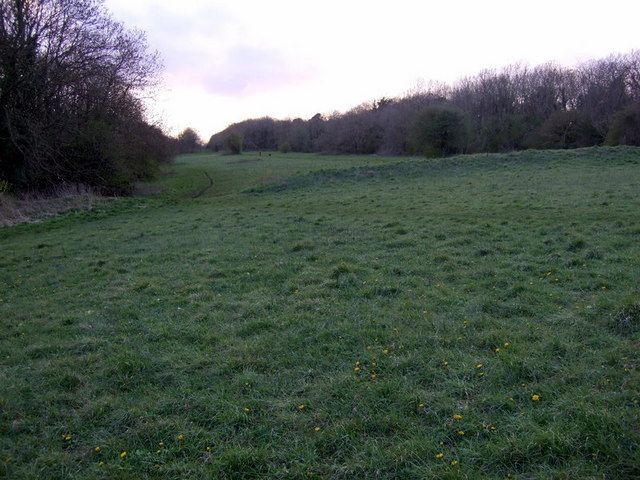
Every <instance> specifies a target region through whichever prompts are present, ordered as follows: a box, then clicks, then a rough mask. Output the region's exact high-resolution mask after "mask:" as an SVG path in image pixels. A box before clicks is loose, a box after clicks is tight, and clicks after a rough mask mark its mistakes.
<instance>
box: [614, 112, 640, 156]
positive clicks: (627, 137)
mask: <svg viewBox="0 0 640 480" xmlns="http://www.w3.org/2000/svg"><path fill="white" fill-rule="evenodd" d="M606 143H607V145H637V146H640V104H637V103H636V104H634V105H630V106H628V107H627V108H625V109H624V110H621V111H620V112H618V113H617V114H616V115H615V116H614V117H613V121H612V123H611V128H610V129H609V133H608V135H607V139H606Z"/></svg>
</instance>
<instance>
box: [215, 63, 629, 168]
mask: <svg viewBox="0 0 640 480" xmlns="http://www.w3.org/2000/svg"><path fill="white" fill-rule="evenodd" d="M232 138H235V142H236V143H237V142H238V138H240V139H241V141H242V143H243V146H244V148H245V149H247V150H277V149H279V150H281V151H283V152H286V151H297V152H324V153H340V154H373V153H378V154H424V155H429V156H435V155H446V154H452V153H462V152H465V153H473V152H504V151H511V150H519V149H526V148H542V149H545V148H577V147H587V146H593V145H602V144H608V145H618V144H628V145H640V51H633V52H630V53H628V54H624V55H612V56H609V57H607V58H603V59H599V60H594V61H589V62H586V63H583V64H580V65H578V66H576V67H573V68H568V67H562V66H558V65H555V64H553V63H548V64H544V65H539V66H536V67H529V66H524V65H513V66H509V67H507V68H504V69H502V70H485V71H483V72H481V73H479V74H477V75H474V76H470V77H467V78H464V79H462V80H460V81H458V82H457V83H456V84H454V85H446V84H431V85H429V86H427V87H422V88H417V89H415V90H414V91H412V92H410V93H407V94H405V95H403V96H400V97H397V98H382V99H380V100H376V101H373V102H367V103H364V104H362V105H359V106H357V107H355V108H353V109H351V110H349V111H347V112H345V113H333V114H331V115H326V116H323V115H320V114H317V115H315V116H313V117H312V118H310V119H308V120H302V119H299V118H298V119H294V120H275V119H272V118H268V117H267V118H260V119H251V120H246V121H243V122H240V123H236V124H233V125H230V126H229V127H228V128H226V129H225V130H223V131H222V132H219V133H216V134H214V135H213V136H212V137H211V138H210V140H209V142H208V144H207V147H208V148H209V149H211V150H214V151H225V150H226V151H229V144H230V140H231V139H232Z"/></svg>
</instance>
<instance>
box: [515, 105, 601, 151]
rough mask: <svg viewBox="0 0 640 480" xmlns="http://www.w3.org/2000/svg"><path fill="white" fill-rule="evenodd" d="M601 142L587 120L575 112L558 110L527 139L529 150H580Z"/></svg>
mask: <svg viewBox="0 0 640 480" xmlns="http://www.w3.org/2000/svg"><path fill="white" fill-rule="evenodd" d="M601 141H602V138H601V137H600V135H599V134H598V131H597V130H596V129H595V127H594V126H593V125H592V124H591V122H590V121H589V119H588V118H586V117H585V116H584V115H582V114H580V113H579V112H577V111H575V110H568V111H567V110H560V111H558V112H555V113H554V114H552V115H551V116H550V117H549V118H548V119H547V120H545V121H544V123H543V124H542V125H541V126H540V127H539V128H538V129H537V130H536V131H535V132H534V133H533V134H531V135H530V137H529V138H528V139H527V141H526V144H527V146H528V147H530V148H540V149H549V148H558V149H561V148H580V147H589V146H592V145H597V144H599V143H600V142H601Z"/></svg>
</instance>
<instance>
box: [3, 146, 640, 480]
mask: <svg viewBox="0 0 640 480" xmlns="http://www.w3.org/2000/svg"><path fill="white" fill-rule="evenodd" d="M318 170H322V171H320V172H318ZM205 172H206V173H208V174H209V175H210V177H211V178H212V179H213V185H212V186H211V187H210V188H206V190H204V191H203V188H204V187H207V182H206V178H207V177H206V176H205V175H204V173H205ZM157 186H159V187H161V188H162V189H163V193H161V194H158V195H156V196H154V197H146V198H137V199H126V200H118V201H114V202H111V203H109V204H108V205H107V206H105V207H104V209H102V210H98V211H95V212H89V213H82V214H71V215H67V216H65V217H61V218H59V219H57V220H53V221H48V222H43V223H42V224H39V225H26V226H19V227H12V228H9V229H2V230H0V242H2V243H1V245H0V247H1V248H2V252H3V253H2V256H0V318H2V319H3V320H2V321H3V327H4V328H3V329H2V330H1V331H0V358H2V359H3V360H2V362H1V365H0V385H1V386H2V388H0V415H1V417H0V422H1V423H0V452H1V453H0V455H1V456H0V472H2V474H4V475H5V476H6V477H7V478H181V477H182V478H198V477H201V476H206V475H209V476H211V477H212V478H265V477H270V478H287V479H288V478H505V477H507V476H509V475H511V477H513V478H549V477H558V478H595V477H598V478H602V477H603V476H605V477H606V478H634V477H636V476H638V475H639V474H640V458H639V454H638V451H639V450H638V444H639V442H640V435H639V430H638V424H639V423H638V422H639V421H640V418H639V409H638V398H639V395H638V394H639V393H640V375H638V370H637V367H638V361H639V359H638V341H639V340H640V332H639V326H640V307H639V305H640V304H639V303H638V302H639V297H638V296H639V294H640V292H639V290H638V280H639V279H640V244H639V242H638V240H639V239H640V213H639V212H640V195H639V192H640V188H639V187H640V151H639V150H637V149H630V148H616V149H589V150H581V151H576V152H544V153H541V152H522V153H519V154H514V155H510V156H509V155H507V156H505V155H495V156H494V155H489V156H485V155H482V156H477V157H459V158H454V159H447V160H441V161H430V162H426V161H421V160H412V159H397V158H396V159H393V158H381V157H345V158H335V157H318V156H311V155H309V156H297V155H286V156H283V155H273V156H272V157H266V158H264V157H263V158H258V157H255V156H251V155H246V156H243V157H241V158H239V159H234V158H231V157H217V156H189V157H183V158H181V159H180V161H179V162H178V164H177V165H176V166H175V167H174V169H173V172H170V174H168V175H166V176H165V177H164V178H163V179H162V180H161V181H159V182H158V184H157ZM199 192H203V193H202V194H200V195H199V196H198V197H197V198H193V196H194V193H199ZM534 395H538V396H539V397H534ZM534 398H538V400H537V401H534ZM96 447H99V451H98V452H96V451H95V448H96ZM123 452H126V456H124V458H121V457H120V455H121V454H122V453H123Z"/></svg>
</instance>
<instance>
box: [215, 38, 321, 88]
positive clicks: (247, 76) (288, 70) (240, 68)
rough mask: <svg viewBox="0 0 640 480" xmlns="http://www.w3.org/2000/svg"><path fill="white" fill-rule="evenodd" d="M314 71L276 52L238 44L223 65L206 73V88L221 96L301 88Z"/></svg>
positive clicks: (227, 52) (223, 61) (221, 63)
mask: <svg viewBox="0 0 640 480" xmlns="http://www.w3.org/2000/svg"><path fill="white" fill-rule="evenodd" d="M216 63H217V62H216ZM312 70H313V69H312V68H311V67H309V66H304V65H300V64H298V63H296V62H295V61H292V60H287V59H286V58H285V57H284V55H282V54H281V53H279V52H278V51H277V50H274V49H267V48H260V47H254V46H249V45H236V46H233V47H231V48H229V49H228V50H226V51H225V52H224V58H223V60H222V62H220V63H219V64H217V65H215V64H214V65H213V68H212V69H210V70H209V71H207V72H205V75H204V79H203V80H204V82H203V86H204V88H205V89H206V90H207V91H208V92H210V93H213V94H218V95H231V96H238V95H246V94H255V93H261V92H266V91H270V90H273V89H277V88H283V87H286V86H290V85H300V84H302V83H304V82H305V81H307V80H309V79H311V78H312V77H313V71H312Z"/></svg>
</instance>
